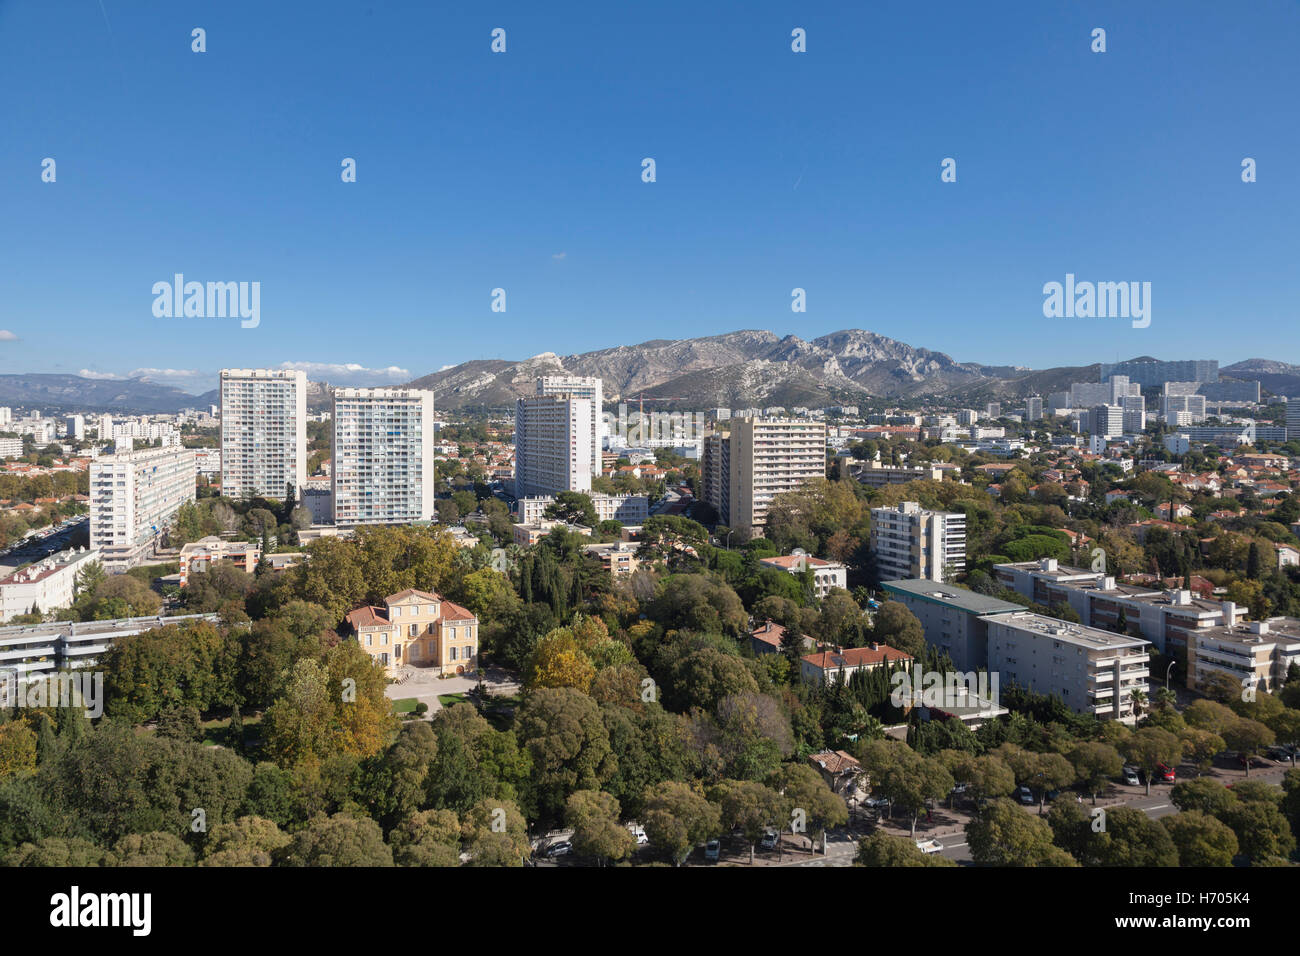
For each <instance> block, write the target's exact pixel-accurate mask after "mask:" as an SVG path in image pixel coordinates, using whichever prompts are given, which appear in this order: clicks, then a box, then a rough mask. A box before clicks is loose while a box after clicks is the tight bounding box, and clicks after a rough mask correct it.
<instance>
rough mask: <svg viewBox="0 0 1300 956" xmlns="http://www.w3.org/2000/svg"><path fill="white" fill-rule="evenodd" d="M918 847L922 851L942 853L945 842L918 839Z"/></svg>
mask: <svg viewBox="0 0 1300 956" xmlns="http://www.w3.org/2000/svg"><path fill="white" fill-rule="evenodd" d="M916 848H917V849H918V850H920V851H921V852H922V853H942V852H943V844H942V843H940V842H939V841H938V840H917V841H916Z"/></svg>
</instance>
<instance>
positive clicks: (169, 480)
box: [90, 446, 196, 571]
mask: <svg viewBox="0 0 1300 956" xmlns="http://www.w3.org/2000/svg"><path fill="white" fill-rule="evenodd" d="M195 474H196V470H195V466H194V452H193V450H191V449H187V448H177V447H174V446H173V447H168V448H142V449H140V450H139V451H130V452H119V453H117V454H114V455H102V456H100V457H99V458H97V459H95V460H94V461H92V462H91V463H90V547H91V549H92V550H98V551H99V552H100V554H101V556H102V557H101V560H102V563H103V565H104V568H105V569H106V570H110V571H124V570H126V569H127V568H130V567H132V566H133V565H135V564H138V563H139V562H140V561H141V560H143V559H144V558H145V557H146V554H147V552H148V551H149V550H150V548H151V546H152V545H153V544H154V542H155V541H156V540H157V539H158V536H159V535H160V534H162V532H163V530H164V529H165V528H166V527H167V524H168V523H169V522H170V521H171V519H172V517H173V516H174V515H175V514H176V511H177V510H178V509H179V508H180V506H181V505H182V504H184V503H185V502H187V501H193V500H194V485H195Z"/></svg>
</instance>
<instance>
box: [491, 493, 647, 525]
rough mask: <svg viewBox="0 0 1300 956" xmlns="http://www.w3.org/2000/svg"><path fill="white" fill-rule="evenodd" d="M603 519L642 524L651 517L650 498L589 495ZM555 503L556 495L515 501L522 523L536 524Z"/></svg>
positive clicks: (598, 516) (642, 496) (599, 516)
mask: <svg viewBox="0 0 1300 956" xmlns="http://www.w3.org/2000/svg"><path fill="white" fill-rule="evenodd" d="M588 497H589V498H591V504H592V506H593V507H594V508H595V509H596V517H597V518H598V519H600V520H601V521H618V522H621V523H622V524H641V523H643V522H644V521H645V520H646V519H647V518H648V517H650V499H649V497H647V496H646V495H601V494H592V495H588ZM553 504H555V496H554V495H540V496H535V497H531V498H520V499H519V500H518V501H517V502H515V507H516V509H517V510H518V520H519V523H520V524H536V523H537V522H538V521H541V520H542V519H543V518H545V517H546V509H547V508H549V507H550V506H551V505H553Z"/></svg>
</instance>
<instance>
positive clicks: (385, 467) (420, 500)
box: [330, 388, 436, 525]
mask: <svg viewBox="0 0 1300 956" xmlns="http://www.w3.org/2000/svg"><path fill="white" fill-rule="evenodd" d="M435 444H436V435H435V428H434V410H433V392H430V391H426V390H423V389H415V388H339V389H335V390H334V444H333V459H332V464H331V468H330V480H331V482H332V484H333V490H334V502H333V505H334V522H335V523H336V524H340V525H358V524H404V523H409V522H412V521H431V520H433V518H434V515H435V507H434V446H435Z"/></svg>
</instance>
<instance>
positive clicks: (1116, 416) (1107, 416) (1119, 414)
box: [1088, 405, 1124, 438]
mask: <svg viewBox="0 0 1300 956" xmlns="http://www.w3.org/2000/svg"><path fill="white" fill-rule="evenodd" d="M1088 431H1089V432H1090V433H1091V434H1093V435H1098V436H1100V437H1102V438H1114V437H1116V436H1118V435H1122V434H1124V408H1123V406H1121V405H1096V406H1094V407H1093V409H1092V412H1091V413H1090V414H1089V416H1088Z"/></svg>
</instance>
